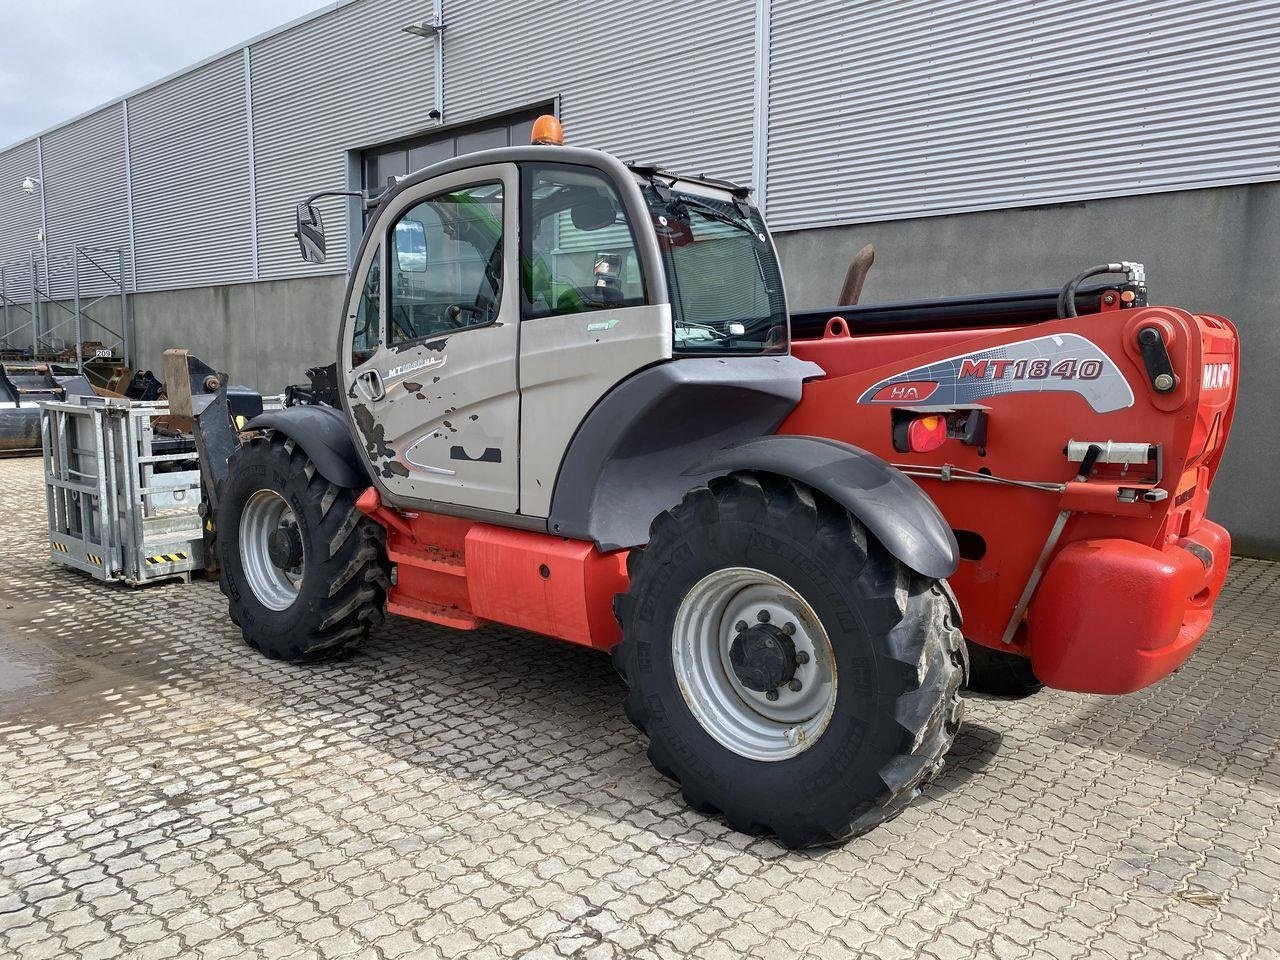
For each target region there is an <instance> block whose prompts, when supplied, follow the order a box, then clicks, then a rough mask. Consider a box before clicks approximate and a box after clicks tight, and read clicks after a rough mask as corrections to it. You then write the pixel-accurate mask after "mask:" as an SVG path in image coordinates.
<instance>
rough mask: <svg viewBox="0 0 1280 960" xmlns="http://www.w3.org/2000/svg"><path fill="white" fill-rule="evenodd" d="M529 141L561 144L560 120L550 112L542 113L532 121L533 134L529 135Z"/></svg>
mask: <svg viewBox="0 0 1280 960" xmlns="http://www.w3.org/2000/svg"><path fill="white" fill-rule="evenodd" d="M529 142H530V143H554V144H557V145H563V144H564V127H562V126H560V121H559V120H557V119H556V118H555V117H553V116H552V115H551V114H549V113H544V114H543V115H542V116H540V117H539V118H538V119H537V120H535V121H533V134H532V135H531V136H530V137H529Z"/></svg>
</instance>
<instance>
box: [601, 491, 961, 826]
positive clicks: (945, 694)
mask: <svg viewBox="0 0 1280 960" xmlns="http://www.w3.org/2000/svg"><path fill="white" fill-rule="evenodd" d="M650 533H651V537H650V540H649V543H648V545H647V546H645V547H644V548H637V549H635V550H632V551H631V555H630V558H629V561H628V570H629V573H630V588H629V590H628V592H627V593H626V594H625V595H619V597H618V598H617V600H616V602H615V609H616V612H617V614H618V619H619V621H620V622H621V624H622V632H623V639H622V641H621V642H620V643H619V644H618V645H617V646H616V647H615V648H614V664H615V666H617V668H618V670H619V672H620V673H621V674H622V676H623V678H624V679H625V680H626V682H627V687H628V691H627V699H626V709H627V716H628V717H629V718H630V719H631V721H632V722H633V723H634V724H635V725H636V726H637V727H639V728H640V730H641V731H643V732H644V733H646V734H647V735H648V737H649V759H650V761H651V762H652V763H653V765H654V767H656V768H657V770H658V771H659V772H660V773H662V774H664V775H665V776H668V777H671V778H672V779H674V780H676V781H677V782H678V783H679V784H680V785H681V788H682V791H683V794H684V797H685V800H686V801H687V802H688V803H689V804H690V805H691V806H692V807H693V808H694V809H696V810H699V811H703V812H719V813H722V814H723V815H724V817H725V820H726V821H727V822H728V824H729V825H730V826H731V827H733V828H734V829H736V830H740V831H742V832H745V833H752V834H759V833H773V834H775V835H776V836H777V837H778V839H779V840H780V841H781V842H782V843H783V844H785V845H787V846H790V847H796V848H799V847H811V846H821V845H828V844H833V843H840V842H843V841H845V840H847V839H849V838H851V837H854V836H856V835H858V834H860V833H863V832H865V831H867V830H870V829H871V828H872V827H874V826H876V825H877V824H879V823H882V822H884V821H885V820H888V819H890V818H891V817H893V816H895V815H896V814H898V813H899V812H900V811H901V810H902V809H903V808H904V807H905V806H906V805H907V804H908V803H909V802H910V801H911V799H912V798H913V797H915V796H916V795H918V794H919V793H920V791H921V789H922V788H923V786H924V785H925V784H927V783H928V782H929V781H930V780H932V779H933V778H934V777H935V776H936V775H937V774H938V772H939V771H940V769H941V767H942V762H943V756H944V755H945V754H946V752H947V751H948V750H949V749H950V747H951V743H952V741H953V739H954V738H955V734H956V731H957V729H958V728H959V723H960V718H961V712H962V709H963V707H962V704H961V701H960V697H959V689H960V686H961V684H962V683H963V680H964V675H965V671H966V660H965V649H964V642H963V638H962V636H961V634H960V631H959V630H958V629H957V624H958V622H959V616H958V613H957V611H956V610H955V607H954V603H953V600H952V597H951V594H950V591H949V590H948V589H947V588H946V586H945V585H944V584H942V583H940V582H939V581H936V580H931V579H928V578H925V577H921V576H918V575H916V574H914V573H912V572H911V571H910V570H908V569H907V568H906V567H905V566H903V565H902V564H901V563H899V562H898V561H897V560H895V559H894V558H893V557H892V556H891V555H890V554H889V553H888V552H887V551H886V550H885V549H884V548H883V547H882V546H881V545H880V544H879V543H878V542H876V541H875V540H874V539H871V538H869V537H868V536H867V533H866V530H865V528H864V527H863V526H862V525H861V524H860V523H858V521H857V520H855V519H854V518H853V517H852V516H851V515H850V514H849V513H848V512H846V511H845V510H844V509H842V508H841V507H839V506H838V505H837V504H836V503H834V502H833V501H831V500H829V499H827V498H825V497H823V496H822V495H820V494H816V493H815V492H814V491H812V490H811V489H809V488H808V487H804V486H802V485H799V484H796V483H794V482H792V481H789V480H785V479H782V478H778V477H775V476H772V475H764V474H735V475H733V476H732V477H726V478H720V479H718V480H713V481H712V482H711V483H710V485H709V486H707V487H700V488H697V489H695V490H693V491H691V492H690V493H689V494H688V495H686V496H685V498H684V500H683V502H682V503H681V504H680V505H679V506H677V507H676V508H675V509H673V510H671V511H668V512H666V513H663V514H661V515H660V516H659V517H658V518H657V519H656V520H655V521H654V523H653V525H652V528H651V531H650ZM741 566H747V567H750V568H754V569H758V570H761V571H764V572H766V573H768V574H770V575H771V576H774V577H777V578H778V579H780V580H783V581H785V582H786V584H787V585H788V586H789V587H791V588H792V589H793V590H795V591H796V592H797V593H798V594H800V595H801V596H802V597H803V598H804V599H805V600H806V602H807V603H808V604H809V605H810V606H811V607H812V609H813V611H814V612H815V613H816V614H817V616H818V618H819V619H820V620H821V621H822V623H823V625H824V627H825V628H826V630H827V633H828V636H829V638H830V641H831V646H832V649H833V653H834V660H835V665H836V668H837V678H838V682H837V687H836V700H835V704H834V707H833V709H832V713H831V719H830V721H829V724H828V726H827V727H826V729H825V731H824V732H822V733H821V735H820V736H819V737H818V738H817V739H816V740H815V741H814V743H813V744H812V746H810V747H808V748H807V749H804V750H803V752H801V753H799V754H796V755H794V756H791V757H788V758H786V759H782V760H775V761H761V760H754V759H749V758H747V757H745V756H743V755H740V754H739V753H737V752H734V751H733V750H731V749H729V748H727V747H726V746H724V745H722V744H721V742H720V741H718V740H716V739H715V738H713V737H712V736H711V735H710V734H708V733H707V731H706V730H705V729H704V728H703V726H702V725H701V723H700V722H699V721H698V719H697V718H696V717H695V716H694V714H693V713H692V712H691V710H690V709H689V705H688V704H687V702H686V700H685V698H684V695H683V694H682V693H681V690H680V688H679V685H678V683H677V680H676V676H675V669H674V667H673V663H672V659H673V655H672V640H671V637H672V631H673V628H674V624H675V620H676V614H677V611H678V609H679V607H680V605H681V602H682V600H683V598H684V597H685V596H686V594H687V593H688V592H689V590H690V589H691V588H692V587H693V585H694V584H695V583H697V582H698V581H699V580H701V579H702V578H703V577H705V576H707V575H708V574H709V573H712V572H714V571H716V570H719V569H724V568H726V567H741ZM837 625H838V626H837ZM846 677H847V678H848V679H847V680H846V679H845V678H846Z"/></svg>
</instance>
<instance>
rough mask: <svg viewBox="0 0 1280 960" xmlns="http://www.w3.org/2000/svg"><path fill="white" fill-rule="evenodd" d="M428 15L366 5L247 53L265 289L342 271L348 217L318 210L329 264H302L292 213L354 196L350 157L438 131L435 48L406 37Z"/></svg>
mask: <svg viewBox="0 0 1280 960" xmlns="http://www.w3.org/2000/svg"><path fill="white" fill-rule="evenodd" d="M429 12H430V10H429V8H428V7H427V5H426V4H424V3H422V2H420V0H365V2H361V3H351V4H349V5H347V6H343V7H341V8H339V9H337V10H335V11H333V12H331V13H328V14H326V15H324V16H321V17H319V18H317V19H314V20H310V21H307V22H304V23H301V24H299V25H297V26H296V27H294V28H292V29H290V30H288V31H285V32H284V33H281V34H277V35H276V36H273V37H268V38H267V39H265V40H263V41H262V42H260V43H257V44H255V45H253V46H252V47H251V48H250V58H251V64H252V73H253V128H254V160H255V165H256V173H257V176H256V190H257V201H258V209H257V232H258V274H259V277H260V278H261V279H264V280H270V279H275V278H280V277H296V276H305V275H308V274H316V273H337V272H342V271H343V270H345V269H346V262H347V258H346V253H347V251H346V236H345V234H346V230H345V224H346V217H345V210H344V208H343V207H342V206H341V205H340V204H339V203H338V202H337V201H334V200H328V201H322V211H323V213H324V215H325V223H326V225H327V226H328V237H329V259H328V262H327V263H324V264H306V263H304V262H303V261H302V259H301V258H300V257H299V256H298V248H297V242H296V241H295V240H294V238H293V211H294V206H295V205H296V204H297V202H298V201H299V200H301V199H303V198H304V197H305V196H306V195H307V194H308V193H312V192H314V191H317V190H325V189H345V188H346V187H347V186H348V184H347V151H349V150H352V149H355V148H358V147H363V146H372V145H374V144H376V143H379V142H383V141H387V140H393V139H396V138H398V137H403V136H407V135H409V134H412V133H416V132H418V131H421V130H425V129H428V128H430V127H431V126H433V125H434V124H433V121H432V120H431V119H430V118H429V117H428V116H427V114H428V112H429V111H430V110H432V109H433V108H434V107H435V104H434V103H433V100H434V90H433V88H434V69H435V67H434V60H433V52H432V49H433V48H432V45H431V41H428V40H425V39H423V38H421V37H415V36H411V35H409V34H406V33H402V32H401V27H403V26H404V25H405V24H407V23H410V22H411V21H414V20H420V19H422V18H423V17H424V16H426V15H427V14H428V13H429Z"/></svg>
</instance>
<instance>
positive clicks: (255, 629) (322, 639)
mask: <svg viewBox="0 0 1280 960" xmlns="http://www.w3.org/2000/svg"><path fill="white" fill-rule="evenodd" d="M358 493H359V491H356V490H351V489H348V488H345V487H339V486H337V485H335V484H332V483H330V482H329V481H327V480H325V479H324V477H323V476H321V475H320V473H319V472H318V471H317V470H316V468H315V465H314V464H313V463H312V462H311V461H310V460H309V459H308V458H307V456H306V454H305V453H303V451H302V449H301V448H300V447H298V446H297V445H296V444H295V443H294V441H292V440H290V439H289V438H287V437H283V436H281V435H279V434H275V435H272V436H270V437H256V438H254V439H253V440H250V441H249V442H248V443H247V444H245V445H244V446H242V447H240V448H239V449H238V450H236V451H235V453H233V454H232V456H231V461H230V464H229V472H228V474H227V480H226V482H225V485H224V490H223V496H222V503H221V505H220V506H219V510H218V522H217V529H218V552H219V560H220V567H221V570H220V573H221V579H220V583H221V586H222V592H223V593H224V594H226V596H227V601H228V606H229V611H230V614H231V619H232V620H233V621H235V623H236V624H237V625H238V626H239V627H240V629H241V631H242V632H243V634H244V639H245V642H246V643H247V644H249V646H251V647H254V648H255V649H257V650H259V651H261V652H262V653H264V654H266V655H267V656H268V657H271V658H272V659H277V660H314V659H321V658H323V657H326V656H331V655H333V654H335V653H337V652H338V651H339V650H341V649H343V648H344V647H346V646H348V645H350V644H352V643H354V642H356V641H359V640H361V639H363V638H364V637H366V636H367V635H368V633H369V630H370V628H372V627H373V626H376V625H377V624H379V623H381V622H382V619H383V615H384V613H383V611H384V609H385V604H386V594H387V587H388V584H389V580H388V570H389V567H388V563H387V560H386V551H385V550H384V548H383V531H382V528H381V527H379V526H378V525H377V524H376V523H374V522H373V521H372V520H370V519H369V518H368V517H366V516H364V515H363V514H362V513H360V511H359V510H358V509H356V497H357V495H358Z"/></svg>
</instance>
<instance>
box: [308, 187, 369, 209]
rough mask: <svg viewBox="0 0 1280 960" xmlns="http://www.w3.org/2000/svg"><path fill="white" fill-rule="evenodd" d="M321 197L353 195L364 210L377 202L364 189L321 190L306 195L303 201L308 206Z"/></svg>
mask: <svg viewBox="0 0 1280 960" xmlns="http://www.w3.org/2000/svg"><path fill="white" fill-rule="evenodd" d="M321 197H355V198H356V199H358V200H359V201H360V206H361V207H362V208H363V209H365V210H372V209H373V208H374V207H376V206H377V205H378V202H379V201H378V200H375V199H374V198H373V197H370V196H369V194H368V193H366V192H365V191H364V190H321V191H320V192H319V193H313V194H311V196H309V197H307V199H306V200H305V201H303V202H304V203H306V204H307V205H308V206H310V205H311V204H313V203H315V202H316V201H317V200H319V199H320V198H321Z"/></svg>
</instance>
